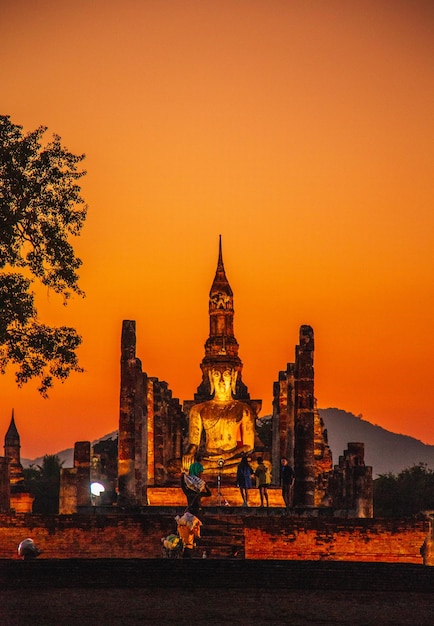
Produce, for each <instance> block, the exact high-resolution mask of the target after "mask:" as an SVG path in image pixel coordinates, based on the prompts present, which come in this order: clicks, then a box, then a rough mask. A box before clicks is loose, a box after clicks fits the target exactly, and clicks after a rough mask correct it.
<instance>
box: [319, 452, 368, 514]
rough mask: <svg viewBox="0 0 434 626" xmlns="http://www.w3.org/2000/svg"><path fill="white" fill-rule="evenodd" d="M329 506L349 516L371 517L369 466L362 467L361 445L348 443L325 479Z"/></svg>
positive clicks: (363, 464)
mask: <svg viewBox="0 0 434 626" xmlns="http://www.w3.org/2000/svg"><path fill="white" fill-rule="evenodd" d="M327 491H328V495H329V497H330V504H331V505H332V506H333V508H334V509H335V510H336V511H338V512H339V511H349V512H350V514H351V516H352V517H373V514H374V512H373V483H372V467H369V466H366V465H365V446H364V444H363V443H355V442H353V443H349V444H348V448H347V450H344V454H343V455H342V456H340V457H339V464H338V465H335V467H334V469H333V471H332V472H331V473H330V474H329V478H328V489H327Z"/></svg>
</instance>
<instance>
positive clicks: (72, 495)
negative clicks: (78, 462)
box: [59, 467, 77, 515]
mask: <svg viewBox="0 0 434 626" xmlns="http://www.w3.org/2000/svg"><path fill="white" fill-rule="evenodd" d="M72 513H77V470H76V469H75V468H74V467H61V468H60V489H59V515H71V514H72Z"/></svg>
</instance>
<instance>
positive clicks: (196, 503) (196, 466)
mask: <svg viewBox="0 0 434 626" xmlns="http://www.w3.org/2000/svg"><path fill="white" fill-rule="evenodd" d="M256 462H257V466H256V468H255V469H253V468H252V467H251V465H250V463H249V459H248V457H247V454H245V453H244V454H243V455H242V457H241V460H240V462H239V464H238V466H237V475H236V484H237V485H238V488H239V490H240V493H241V497H242V499H243V506H245V507H247V506H249V500H248V498H249V489H252V487H253V479H255V481H256V486H257V488H258V490H259V498H260V506H261V507H264V503H265V505H266V506H267V507H268V485H269V484H270V480H269V473H268V471H267V467H266V465H265V464H264V460H263V458H262V457H257V459H256ZM203 471H204V467H203V465H202V463H201V462H200V457H199V456H197V457H196V460H195V461H194V462H193V463H191V465H190V467H189V470H188V474H183V475H182V480H181V487H182V490H183V492H184V494H185V495H186V498H187V509H188V510H189V511H190V512H191V513H193V514H194V515H197V513H198V512H199V510H200V506H201V498H202V497H207V496H210V495H211V491H210V490H209V487H208V485H207V484H206V482H205V480H204V479H203V476H202V475H203ZM294 482H295V474H294V470H293V468H292V467H291V465H290V464H289V461H288V459H287V458H286V457H283V458H282V459H281V467H280V485H281V487H282V497H283V501H284V503H285V507H286V508H287V509H289V508H291V507H292V505H293V491H294Z"/></svg>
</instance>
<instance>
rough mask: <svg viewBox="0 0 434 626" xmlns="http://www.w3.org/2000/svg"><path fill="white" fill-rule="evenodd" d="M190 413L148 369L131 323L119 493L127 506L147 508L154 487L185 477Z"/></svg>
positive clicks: (125, 346)
mask: <svg viewBox="0 0 434 626" xmlns="http://www.w3.org/2000/svg"><path fill="white" fill-rule="evenodd" d="M183 424H184V415H183V412H182V410H181V406H180V404H179V401H178V400H177V399H174V398H173V397H172V392H171V390H170V389H169V387H168V385H167V383H166V382H164V381H160V380H158V378H155V377H149V376H148V375H147V374H146V373H144V372H143V371H142V364H141V361H140V359H138V358H137V357H136V323H135V322H134V321H132V320H125V321H124V322H123V325H122V339H121V392H120V416H119V444H118V446H119V447H118V492H119V500H118V502H119V504H120V505H121V506H146V505H147V503H148V498H147V487H148V485H155V484H156V485H159V484H166V483H168V482H174V481H175V480H176V478H177V477H179V473H180V458H181V447H182V427H183Z"/></svg>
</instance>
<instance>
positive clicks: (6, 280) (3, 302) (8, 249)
mask: <svg viewBox="0 0 434 626" xmlns="http://www.w3.org/2000/svg"><path fill="white" fill-rule="evenodd" d="M46 131H47V128H46V127H44V126H40V127H39V128H37V129H36V130H34V131H33V132H29V133H27V134H24V133H23V129H22V127H21V126H18V125H16V124H13V123H12V122H11V121H10V118H9V116H4V115H3V116H0V373H2V374H4V373H5V372H6V368H7V366H8V365H9V364H11V365H12V366H13V367H14V369H15V374H16V381H17V383H18V385H19V386H21V385H22V384H24V383H26V382H28V381H29V380H30V379H31V378H34V377H37V378H39V381H40V385H39V391H40V393H41V394H42V395H44V396H46V394H47V390H48V389H49V387H51V386H52V384H53V378H58V379H60V380H65V379H66V378H67V377H68V376H69V374H70V373H71V372H72V371H82V370H81V368H80V367H79V365H78V359H77V355H76V349H77V347H78V346H79V345H80V343H81V338H80V336H79V335H78V334H77V332H76V331H75V329H73V328H69V327H65V326H62V327H59V328H54V327H50V326H46V325H44V324H42V323H40V321H39V320H38V315H37V309H36V306H35V296H34V293H33V291H32V290H31V288H32V284H33V283H34V281H35V280H37V281H39V282H40V283H41V284H42V285H44V286H46V287H47V288H49V289H52V290H53V291H55V292H56V293H58V294H60V295H61V296H62V297H63V300H64V303H66V302H67V300H68V299H69V298H70V296H71V294H73V293H75V294H78V295H80V296H83V295H84V294H83V292H82V291H81V289H80V288H79V286H78V273H77V270H78V268H79V267H80V265H81V260H80V259H79V258H78V257H77V256H76V255H75V252H74V249H73V247H72V245H71V243H70V241H69V239H70V237H71V236H77V235H79V234H80V230H81V228H82V226H83V223H84V220H85V218H86V211H87V207H86V205H85V203H84V200H83V198H82V197H81V189H80V186H79V184H78V180H79V179H80V178H81V177H82V176H83V175H84V174H85V172H84V171H82V170H80V169H79V168H80V164H81V162H82V161H83V159H84V155H74V154H72V153H70V152H69V151H68V150H67V149H66V148H64V147H63V146H62V144H61V141H60V137H59V136H57V135H54V136H53V137H52V139H51V141H49V142H48V143H43V136H44V134H45V133H46Z"/></svg>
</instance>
